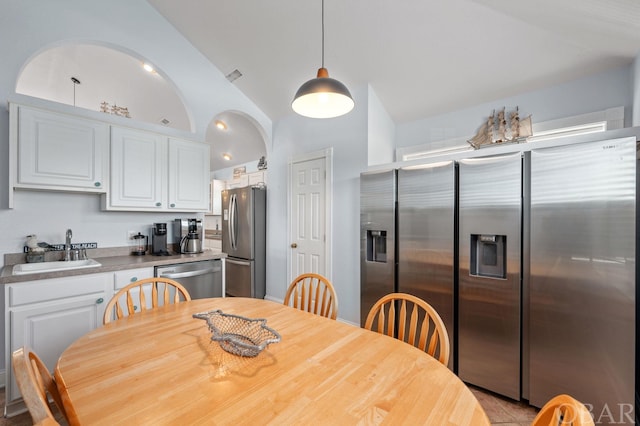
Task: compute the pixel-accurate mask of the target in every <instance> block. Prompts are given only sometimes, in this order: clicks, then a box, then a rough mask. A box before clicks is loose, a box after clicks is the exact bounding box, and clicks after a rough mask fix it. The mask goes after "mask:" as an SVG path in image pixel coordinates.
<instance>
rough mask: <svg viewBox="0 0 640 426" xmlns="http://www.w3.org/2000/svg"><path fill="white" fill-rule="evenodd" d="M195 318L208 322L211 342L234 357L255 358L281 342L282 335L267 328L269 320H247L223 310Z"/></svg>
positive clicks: (203, 313)
mask: <svg viewBox="0 0 640 426" xmlns="http://www.w3.org/2000/svg"><path fill="white" fill-rule="evenodd" d="M193 317H194V318H197V319H203V320H205V321H207V324H208V325H209V330H210V331H211V333H212V335H211V340H213V341H214V342H218V344H219V345H220V347H221V348H222V349H224V350H225V351H227V352H229V353H232V354H234V355H240V356H249V357H254V356H256V355H258V354H259V353H260V352H262V351H263V350H264V349H265V348H266V347H267V346H268V345H269V344H271V343H278V342H279V341H280V334H278V332H277V331H275V330H273V329H272V328H269V327H267V325H266V324H267V320H266V319H263V318H257V319H251V318H245V317H243V316H240V315H234V314H225V313H224V312H222V311H221V310H215V311H210V312H202V313H198V314H194V315H193Z"/></svg>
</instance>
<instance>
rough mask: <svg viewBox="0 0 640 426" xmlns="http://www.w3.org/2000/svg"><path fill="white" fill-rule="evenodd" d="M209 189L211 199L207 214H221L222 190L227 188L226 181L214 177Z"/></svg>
mask: <svg viewBox="0 0 640 426" xmlns="http://www.w3.org/2000/svg"><path fill="white" fill-rule="evenodd" d="M209 189H210V190H211V197H210V199H209V211H208V212H207V213H206V214H207V215H211V216H220V215H221V214H222V190H223V189H225V182H224V181H223V180H218V179H213V180H212V181H211V184H210V185H209Z"/></svg>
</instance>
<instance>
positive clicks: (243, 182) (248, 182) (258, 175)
mask: <svg viewBox="0 0 640 426" xmlns="http://www.w3.org/2000/svg"><path fill="white" fill-rule="evenodd" d="M226 184H227V187H226V189H233V188H244V187H245V186H259V185H266V184H267V172H266V170H258V171H257V172H252V173H245V174H242V175H239V176H234V177H233V178H232V179H229V180H227V181H226Z"/></svg>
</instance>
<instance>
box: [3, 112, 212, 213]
mask: <svg viewBox="0 0 640 426" xmlns="http://www.w3.org/2000/svg"><path fill="white" fill-rule="evenodd" d="M54 109H55V108H54ZM10 114H11V116H10V130H9V134H10V145H9V156H10V161H9V175H10V185H11V187H10V191H9V192H10V196H9V207H10V208H12V207H13V190H14V189H38V190H55V191H76V192H89V193H101V194H103V195H102V209H103V210H119V211H153V212H159V211H163V212H169V211H171V212H208V211H210V206H209V195H210V193H209V181H210V171H209V161H210V157H209V149H210V148H209V145H208V144H206V143H201V142H194V141H189V140H183V139H177V138H173V137H170V136H167V135H166V134H162V131H156V132H154V131H150V130H141V129H136V128H132V127H130V126H128V125H126V126H127V127H124V126H120V125H118V124H112V123H111V122H109V118H106V119H105V120H104V121H103V120H102V119H100V118H99V117H98V115H97V114H96V113H92V114H94V115H95V118H94V116H86V114H87V113H85V116H82V114H79V115H78V116H75V115H73V114H72V113H70V112H69V111H65V113H61V112H56V111H48V110H46V109H41V108H36V107H31V106H24V105H18V104H13V103H12V104H10ZM132 124H135V123H134V122H133V123H132Z"/></svg>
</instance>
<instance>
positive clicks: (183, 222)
mask: <svg viewBox="0 0 640 426" xmlns="http://www.w3.org/2000/svg"><path fill="white" fill-rule="evenodd" d="M173 236H174V243H175V244H176V247H178V249H179V250H180V253H185V254H189V253H202V248H203V247H204V228H203V227H202V220H200V219H176V220H174V222H173Z"/></svg>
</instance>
